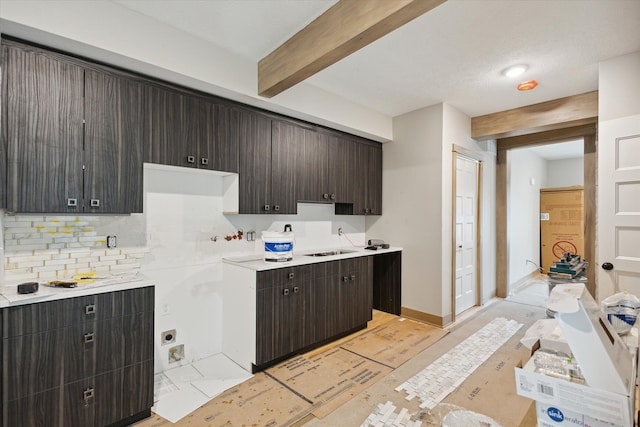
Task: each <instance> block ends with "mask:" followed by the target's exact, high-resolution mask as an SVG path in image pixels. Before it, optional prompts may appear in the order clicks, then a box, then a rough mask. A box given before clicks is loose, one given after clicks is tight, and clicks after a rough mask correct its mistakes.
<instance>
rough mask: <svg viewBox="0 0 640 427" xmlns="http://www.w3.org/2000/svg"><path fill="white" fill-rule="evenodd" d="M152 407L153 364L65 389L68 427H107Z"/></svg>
mask: <svg viewBox="0 0 640 427" xmlns="http://www.w3.org/2000/svg"><path fill="white" fill-rule="evenodd" d="M151 406H153V361H152V360H149V361H146V362H143V363H137V364H135V365H132V366H128V367H126V368H121V369H118V370H116V371H112V372H108V373H105V374H102V375H97V376H95V377H92V378H87V379H84V380H81V381H77V382H75V383H71V384H69V385H67V386H65V387H64V412H63V413H64V416H65V424H64V425H65V426H83V427H84V426H108V425H110V424H113V423H115V422H117V421H120V420H122V419H124V418H127V417H129V416H132V415H135V414H137V413H139V412H142V411H144V410H148V409H149V408H151Z"/></svg>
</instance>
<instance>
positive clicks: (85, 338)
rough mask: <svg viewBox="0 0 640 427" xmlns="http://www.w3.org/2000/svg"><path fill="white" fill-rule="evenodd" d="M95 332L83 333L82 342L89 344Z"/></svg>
mask: <svg viewBox="0 0 640 427" xmlns="http://www.w3.org/2000/svg"><path fill="white" fill-rule="evenodd" d="M94 338H95V333H93V332H89V333H88V334H84V343H85V344H89V343H92V342H93V341H94Z"/></svg>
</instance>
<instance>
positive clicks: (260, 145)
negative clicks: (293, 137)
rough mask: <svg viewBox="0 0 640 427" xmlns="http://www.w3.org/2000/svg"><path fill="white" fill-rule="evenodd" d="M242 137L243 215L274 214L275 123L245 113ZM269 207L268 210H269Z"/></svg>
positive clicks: (242, 119) (240, 196)
mask: <svg viewBox="0 0 640 427" xmlns="http://www.w3.org/2000/svg"><path fill="white" fill-rule="evenodd" d="M239 113H240V115H239V119H240V134H239V150H240V151H239V161H240V165H239V169H240V173H239V177H238V180H239V203H238V204H239V213H241V214H259V213H269V212H271V201H270V198H271V120H270V119H269V118H267V117H265V116H262V115H260V114H258V113H254V112H250V111H246V110H241V111H240V112H239ZM265 207H268V210H265Z"/></svg>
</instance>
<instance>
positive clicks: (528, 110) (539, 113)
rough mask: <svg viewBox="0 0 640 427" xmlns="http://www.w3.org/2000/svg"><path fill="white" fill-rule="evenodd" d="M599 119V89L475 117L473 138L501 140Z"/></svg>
mask: <svg viewBox="0 0 640 427" xmlns="http://www.w3.org/2000/svg"><path fill="white" fill-rule="evenodd" d="M597 121H598V91H593V92H587V93H583V94H580V95H574V96H568V97H566V98H560V99H554V100H553V101H547V102H542V103H540V104H534V105H529V106H526V107H520V108H514V109H512V110H506V111H501V112H498V113H492V114H487V115H485V116H478V117H473V118H472V119H471V137H472V138H474V139H477V140H484V139H498V138H506V137H512V136H520V135H528V134H531V133H538V132H544V131H549V130H556V129H562V128H566V127H574V126H581V125H586V124H593V123H596V122H597Z"/></svg>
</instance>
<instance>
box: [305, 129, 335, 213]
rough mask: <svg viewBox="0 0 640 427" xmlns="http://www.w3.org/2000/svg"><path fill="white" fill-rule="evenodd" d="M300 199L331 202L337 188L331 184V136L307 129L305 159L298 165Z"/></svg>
mask: <svg viewBox="0 0 640 427" xmlns="http://www.w3.org/2000/svg"><path fill="white" fill-rule="evenodd" d="M298 176H299V177H300V184H299V187H298V200H300V201H309V202H331V201H333V200H334V199H335V189H332V188H330V185H329V136H328V135H326V134H323V133H318V132H314V131H311V130H308V129H305V132H304V159H303V162H301V163H300V164H299V165H298Z"/></svg>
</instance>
